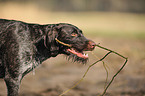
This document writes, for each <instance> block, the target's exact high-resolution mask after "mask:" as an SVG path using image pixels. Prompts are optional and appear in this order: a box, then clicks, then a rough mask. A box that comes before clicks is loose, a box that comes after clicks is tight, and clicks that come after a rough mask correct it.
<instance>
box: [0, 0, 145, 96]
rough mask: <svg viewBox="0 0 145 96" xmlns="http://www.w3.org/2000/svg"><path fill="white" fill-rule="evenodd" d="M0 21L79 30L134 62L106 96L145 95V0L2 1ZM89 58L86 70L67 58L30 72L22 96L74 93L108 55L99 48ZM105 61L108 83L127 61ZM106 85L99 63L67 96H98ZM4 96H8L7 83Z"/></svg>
mask: <svg viewBox="0 0 145 96" xmlns="http://www.w3.org/2000/svg"><path fill="white" fill-rule="evenodd" d="M0 18H1V19H13V20H20V21H24V22H27V23H38V24H55V23H71V24H73V25H76V26H77V27H79V28H80V29H82V30H83V33H84V35H85V36H86V37H87V38H90V39H92V40H94V41H95V42H96V43H100V45H102V46H104V47H107V48H109V49H112V50H115V51H116V52H119V53H120V54H122V55H124V56H126V57H128V59H129V62H128V63H127V65H126V66H125V68H124V69H123V71H121V73H120V74H119V75H118V76H117V78H116V79H115V81H113V84H112V85H111V86H110V87H109V89H108V91H107V95H106V96H145V0H0ZM88 53H89V57H90V59H89V61H88V63H87V64H86V65H82V64H78V63H73V62H72V61H71V60H70V61H68V60H67V59H66V57H65V56H64V55H60V56H57V57H56V58H51V59H49V60H47V61H45V62H44V63H43V64H42V65H40V66H38V68H36V70H35V75H33V72H31V73H29V74H28V75H26V76H25V77H24V79H23V80H22V84H21V88H20V96H58V95H59V94H60V93H62V92H63V91H65V90H67V89H69V88H71V87H72V86H73V85H74V84H75V83H76V82H77V81H79V80H80V79H81V77H82V76H83V74H84V72H85V70H86V69H87V68H88V66H89V65H90V64H92V63H93V62H95V61H97V60H98V59H99V58H101V57H102V56H104V54H105V53H106V51H104V50H102V49H99V48H96V49H95V50H94V51H93V52H88ZM104 62H105V65H106V66H107V69H108V72H109V78H108V82H109V80H110V79H111V78H112V76H113V75H114V74H115V73H116V72H117V70H119V68H120V67H121V66H122V64H123V63H124V59H122V58H120V57H118V56H116V55H113V54H112V55H110V56H108V57H107V58H106V59H105V60H104ZM105 80H106V71H105V69H104V67H103V64H102V62H100V63H98V64H96V65H94V66H93V67H92V68H91V69H90V70H89V72H88V74H87V76H86V77H85V79H84V81H83V82H81V83H80V84H79V85H78V86H77V87H76V88H74V89H72V90H71V91H70V92H69V93H67V94H66V96H97V95H98V94H101V93H102V92H103V90H104V83H105ZM0 96H6V86H5V83H4V81H3V80H2V79H0Z"/></svg>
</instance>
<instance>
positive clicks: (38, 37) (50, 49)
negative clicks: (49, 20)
mask: <svg viewBox="0 0 145 96" xmlns="http://www.w3.org/2000/svg"><path fill="white" fill-rule="evenodd" d="M53 26H54V25H51V24H50V25H45V26H44V25H43V26H41V25H34V26H33V28H34V29H31V30H32V32H31V33H32V35H31V36H32V40H33V44H34V46H35V48H34V49H36V51H35V59H36V61H38V62H40V63H42V62H43V61H45V60H46V59H48V58H50V57H55V56H57V55H58V54H59V47H58V46H56V45H57V43H56V41H55V38H54V40H52V42H51V43H49V42H47V41H48V40H47V39H48V38H49V36H47V35H48V33H49V32H50V31H51V30H52V27H53ZM33 34H34V35H33Z"/></svg>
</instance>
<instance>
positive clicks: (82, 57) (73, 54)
mask: <svg viewBox="0 0 145 96" xmlns="http://www.w3.org/2000/svg"><path fill="white" fill-rule="evenodd" d="M65 52H66V54H67V56H68V60H70V59H72V61H74V62H79V63H83V64H85V63H87V61H88V58H89V56H88V54H85V53H83V51H78V50H77V49H75V48H68V49H65Z"/></svg>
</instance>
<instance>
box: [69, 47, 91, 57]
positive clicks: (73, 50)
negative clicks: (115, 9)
mask: <svg viewBox="0 0 145 96" xmlns="http://www.w3.org/2000/svg"><path fill="white" fill-rule="evenodd" d="M67 51H69V52H70V53H72V54H74V55H76V56H78V57H80V58H83V59H88V58H89V56H88V54H85V53H83V51H82V52H80V51H78V50H76V49H75V48H71V49H67Z"/></svg>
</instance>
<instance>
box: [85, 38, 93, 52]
mask: <svg viewBox="0 0 145 96" xmlns="http://www.w3.org/2000/svg"><path fill="white" fill-rule="evenodd" d="M95 46H96V43H95V42H94V41H92V40H89V41H88V44H87V47H86V48H85V51H92V50H94V49H95Z"/></svg>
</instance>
